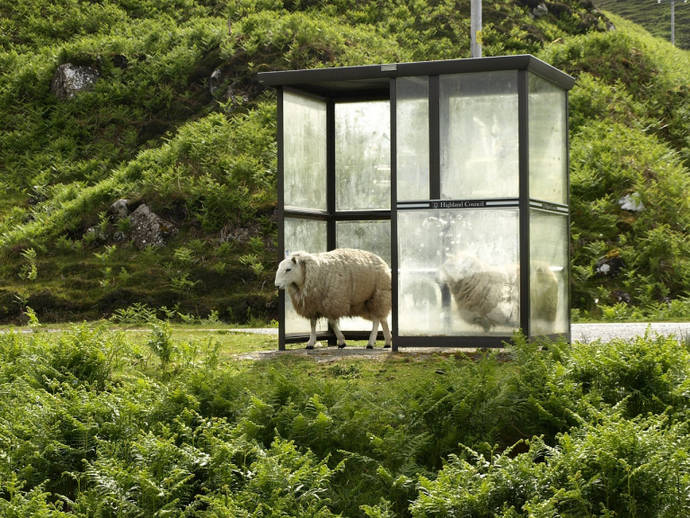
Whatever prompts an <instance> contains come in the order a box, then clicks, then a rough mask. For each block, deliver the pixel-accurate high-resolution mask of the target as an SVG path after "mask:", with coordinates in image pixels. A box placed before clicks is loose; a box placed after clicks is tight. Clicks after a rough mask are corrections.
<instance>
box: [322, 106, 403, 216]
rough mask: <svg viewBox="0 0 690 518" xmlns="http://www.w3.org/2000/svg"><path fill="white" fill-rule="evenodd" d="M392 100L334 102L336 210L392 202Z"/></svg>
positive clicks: (376, 205) (381, 206)
mask: <svg viewBox="0 0 690 518" xmlns="http://www.w3.org/2000/svg"><path fill="white" fill-rule="evenodd" d="M390 146H391V139H390V102H389V101H367V102H357V103H339V104H336V105H335V183H336V191H335V192H336V197H335V200H336V201H335V206H336V209H337V210H361V209H388V208H390V206H391V191H390V185H391V167H390V163H391V157H390V149H391V148H390Z"/></svg>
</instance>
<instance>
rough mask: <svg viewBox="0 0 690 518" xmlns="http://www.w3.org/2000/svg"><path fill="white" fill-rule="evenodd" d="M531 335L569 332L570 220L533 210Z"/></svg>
mask: <svg viewBox="0 0 690 518" xmlns="http://www.w3.org/2000/svg"><path fill="white" fill-rule="evenodd" d="M529 229H530V230H529V232H530V334H531V335H548V334H554V333H566V332H567V331H568V218H567V217H566V216H561V215H558V214H549V213H546V212H541V211H538V210H531V211H530V224H529Z"/></svg>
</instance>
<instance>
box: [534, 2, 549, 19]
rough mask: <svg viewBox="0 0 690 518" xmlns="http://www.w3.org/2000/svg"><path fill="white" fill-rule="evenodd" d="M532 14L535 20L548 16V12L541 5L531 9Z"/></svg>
mask: <svg viewBox="0 0 690 518" xmlns="http://www.w3.org/2000/svg"><path fill="white" fill-rule="evenodd" d="M532 14H533V15H534V17H535V18H541V17H542V16H546V15H547V14H549V10H548V9H547V7H546V4H544V3H541V4H539V5H537V6H536V7H535V8H534V9H532Z"/></svg>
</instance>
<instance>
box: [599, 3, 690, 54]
mask: <svg viewBox="0 0 690 518" xmlns="http://www.w3.org/2000/svg"><path fill="white" fill-rule="evenodd" d="M594 3H595V4H596V6H597V7H599V8H600V9H606V10H607V11H611V12H613V13H616V14H617V15H619V16H623V17H625V18H626V19H628V20H631V21H633V22H635V23H638V24H640V25H641V26H642V27H644V28H645V29H647V30H648V31H649V32H650V33H652V34H653V35H654V36H656V37H658V38H663V39H665V40H666V41H671V7H670V1H669V0H665V1H663V2H660V3H657V4H656V5H651V6H650V5H649V2H647V1H646V0H594ZM675 15H676V45H677V46H678V47H680V48H682V49H685V50H690V10H689V9H688V6H687V5H683V2H680V1H678V2H676V10H675Z"/></svg>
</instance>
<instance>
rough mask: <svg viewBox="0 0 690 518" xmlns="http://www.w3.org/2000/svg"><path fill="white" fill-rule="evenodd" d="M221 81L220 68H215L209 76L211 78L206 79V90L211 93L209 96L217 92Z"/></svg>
mask: <svg viewBox="0 0 690 518" xmlns="http://www.w3.org/2000/svg"><path fill="white" fill-rule="evenodd" d="M222 81H223V72H221V70H220V68H216V69H215V70H214V71H213V73H212V74H211V77H209V78H208V90H209V92H211V95H213V94H214V93H215V92H216V90H218V87H219V86H220V83H221V82H222Z"/></svg>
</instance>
